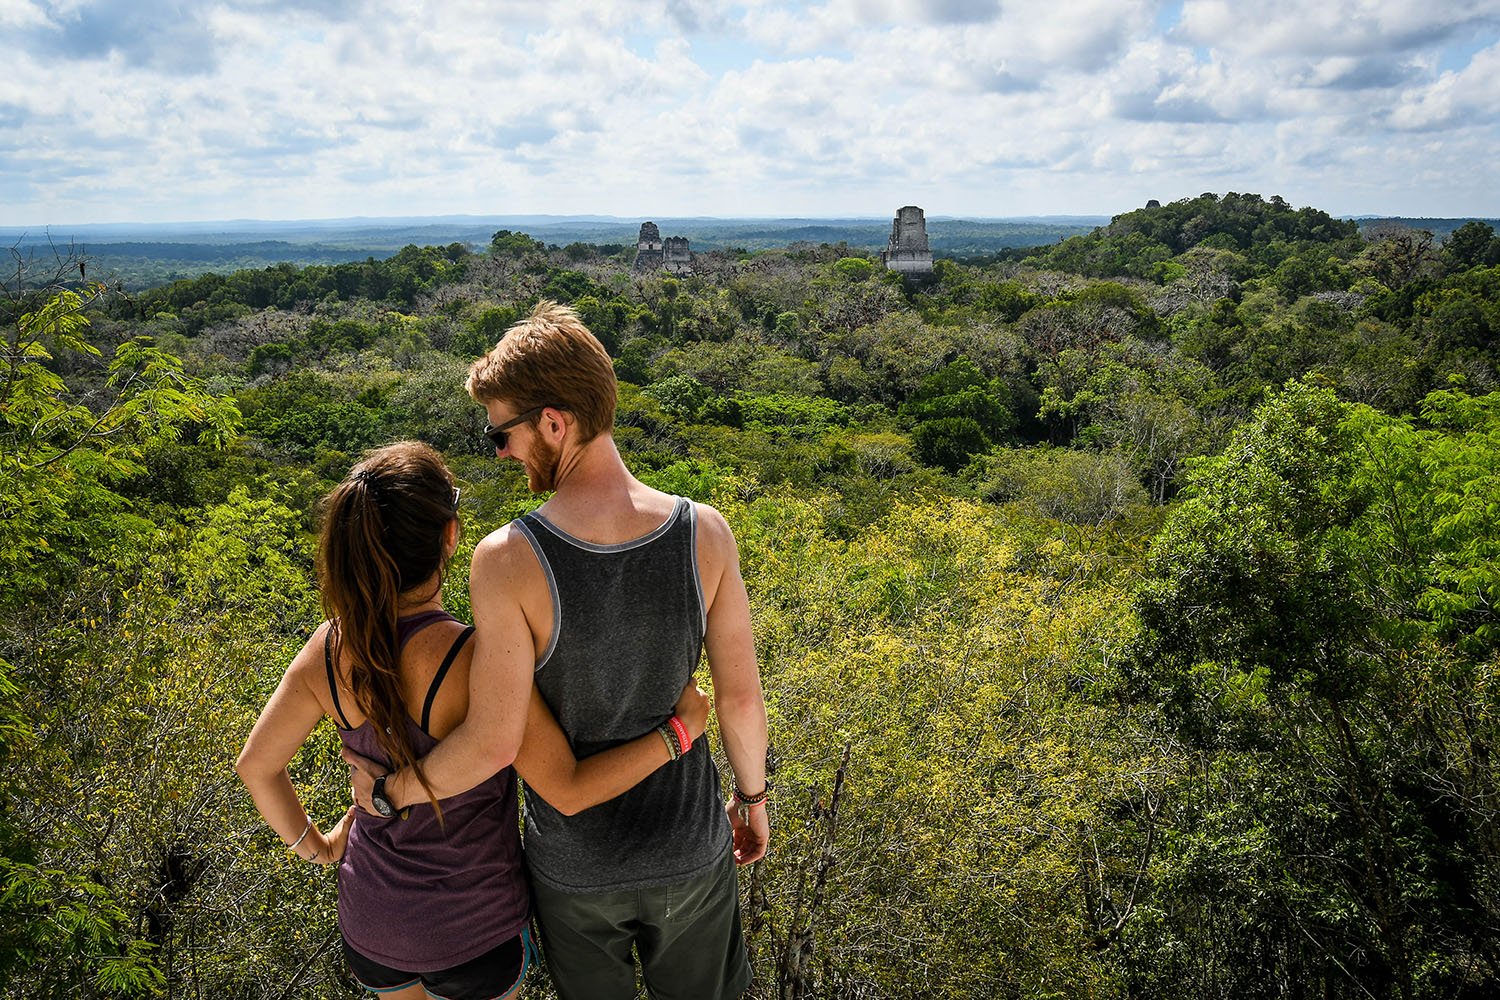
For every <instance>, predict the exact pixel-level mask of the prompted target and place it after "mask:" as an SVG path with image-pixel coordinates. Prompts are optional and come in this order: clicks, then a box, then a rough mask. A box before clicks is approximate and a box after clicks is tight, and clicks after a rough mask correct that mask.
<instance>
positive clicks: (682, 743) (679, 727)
mask: <svg viewBox="0 0 1500 1000" xmlns="http://www.w3.org/2000/svg"><path fill="white" fill-rule="evenodd" d="M667 723H668V724H669V725H670V726H671V727H672V732H674V733H676V734H677V745H678V746H679V747H681V748H682V752H683V753H687V752H688V751H689V750H691V749H693V740H692V737H690V736H688V731H687V726H686V725H685V724H684V723H683V721H682V720H681V719H679V718H678V717H677V716H675V715H674V716H672V717H671V718H670V719H668V720H667Z"/></svg>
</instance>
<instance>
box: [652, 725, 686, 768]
mask: <svg viewBox="0 0 1500 1000" xmlns="http://www.w3.org/2000/svg"><path fill="white" fill-rule="evenodd" d="M656 732H657V735H658V736H660V737H661V738H662V742H663V743H665V744H666V745H667V753H668V754H670V755H671V757H672V759H673V760H676V759H677V758H679V757H681V756H682V750H681V748H679V747H678V745H677V734H676V733H674V732H673V731H672V727H671V726H669V725H668V724H667V723H665V722H663V723H662V724H661V725H659V726H657V727H656Z"/></svg>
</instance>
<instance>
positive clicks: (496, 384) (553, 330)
mask: <svg viewBox="0 0 1500 1000" xmlns="http://www.w3.org/2000/svg"><path fill="white" fill-rule="evenodd" d="M464 387H465V388H466V389H468V390H469V395H470V396H472V397H474V399H475V400H476V401H478V402H480V403H488V402H491V401H494V400H503V401H505V402H507V403H510V404H511V405H512V406H514V407H515V408H516V411H517V412H518V413H524V412H525V411H527V410H530V409H535V408H536V407H539V406H556V407H559V408H561V409H565V410H567V411H568V412H570V413H572V414H573V416H574V417H575V418H576V419H577V421H578V427H579V430H580V431H581V432H582V440H583V441H585V442H587V441H592V440H593V439H594V438H596V437H598V436H599V435H600V434H604V433H606V432H608V431H610V430H612V429H613V428H614V425H615V399H616V394H617V392H618V386H617V384H616V382H615V366H614V364H613V362H611V361H610V359H609V352H608V351H606V350H605V349H604V345H603V344H601V343H599V339H598V338H597V337H595V336H594V335H593V334H592V333H590V332H589V328H588V327H586V326H584V325H583V321H582V320H580V319H579V318H578V314H577V313H576V312H574V311H573V310H572V309H571V308H570V307H568V306H565V305H559V304H558V303H556V302H552V301H550V300H547V299H543V300H542V301H540V302H538V303H537V304H536V308H535V309H533V310H532V311H531V315H530V316H528V317H526V318H525V319H523V320H521V321H520V322H519V323H516V324H515V325H514V326H512V327H511V328H510V329H509V330H506V331H505V336H503V337H501V338H500V342H499V343H498V344H496V345H495V346H494V347H493V348H491V349H490V351H489V353H488V354H486V355H485V356H484V357H482V358H480V359H479V360H477V361H475V362H474V363H473V364H472V365H470V366H469V378H468V381H467V382H466V383H465V385H464Z"/></svg>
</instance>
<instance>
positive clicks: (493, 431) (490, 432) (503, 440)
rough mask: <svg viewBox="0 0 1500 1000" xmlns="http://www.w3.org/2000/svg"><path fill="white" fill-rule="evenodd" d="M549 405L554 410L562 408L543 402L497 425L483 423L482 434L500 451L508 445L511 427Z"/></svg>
mask: <svg viewBox="0 0 1500 1000" xmlns="http://www.w3.org/2000/svg"><path fill="white" fill-rule="evenodd" d="M549 406H550V407H551V408H552V409H554V410H560V409H562V407H560V406H557V405H555V404H552V403H544V404H543V405H541V406H533V407H532V408H531V409H529V410H527V411H526V412H525V413H523V414H521V415H520V416H518V417H514V418H512V419H510V420H507V421H506V422H505V423H503V424H501V425H500V426H499V427H496V426H494V425H492V424H485V425H484V436H485V437H487V438H489V439H490V444H492V445H494V446H495V447H496V448H497V449H499V450H500V451H504V450H505V447H506V445H508V444H509V443H510V429H511V428H512V427H514V426H516V425H517V424H523V423H525V422H526V421H528V420H530V419H531V418H532V417H535V416H536V415H537V414H539V413H541V412H542V411H543V410H545V409H547V408H548V407H549Z"/></svg>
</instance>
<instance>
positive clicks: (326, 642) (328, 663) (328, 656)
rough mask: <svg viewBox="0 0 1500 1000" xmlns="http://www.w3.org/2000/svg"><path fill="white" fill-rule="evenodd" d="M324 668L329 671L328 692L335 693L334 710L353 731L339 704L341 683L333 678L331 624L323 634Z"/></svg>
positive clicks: (346, 727) (345, 725) (345, 726)
mask: <svg viewBox="0 0 1500 1000" xmlns="http://www.w3.org/2000/svg"><path fill="white" fill-rule="evenodd" d="M323 666H324V667H325V668H326V669H327V670H328V690H329V691H330V692H332V693H333V710H334V711H335V712H337V713H339V721H341V722H342V723H343V724H344V726H343V728H345V729H353V728H354V727H353V726H351V725H349V718H348V716H346V715H344V706H343V705H341V704H339V682H338V679H337V678H336V677H334V676H333V624H332V623H329V626H328V631H327V632H324V633H323Z"/></svg>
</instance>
